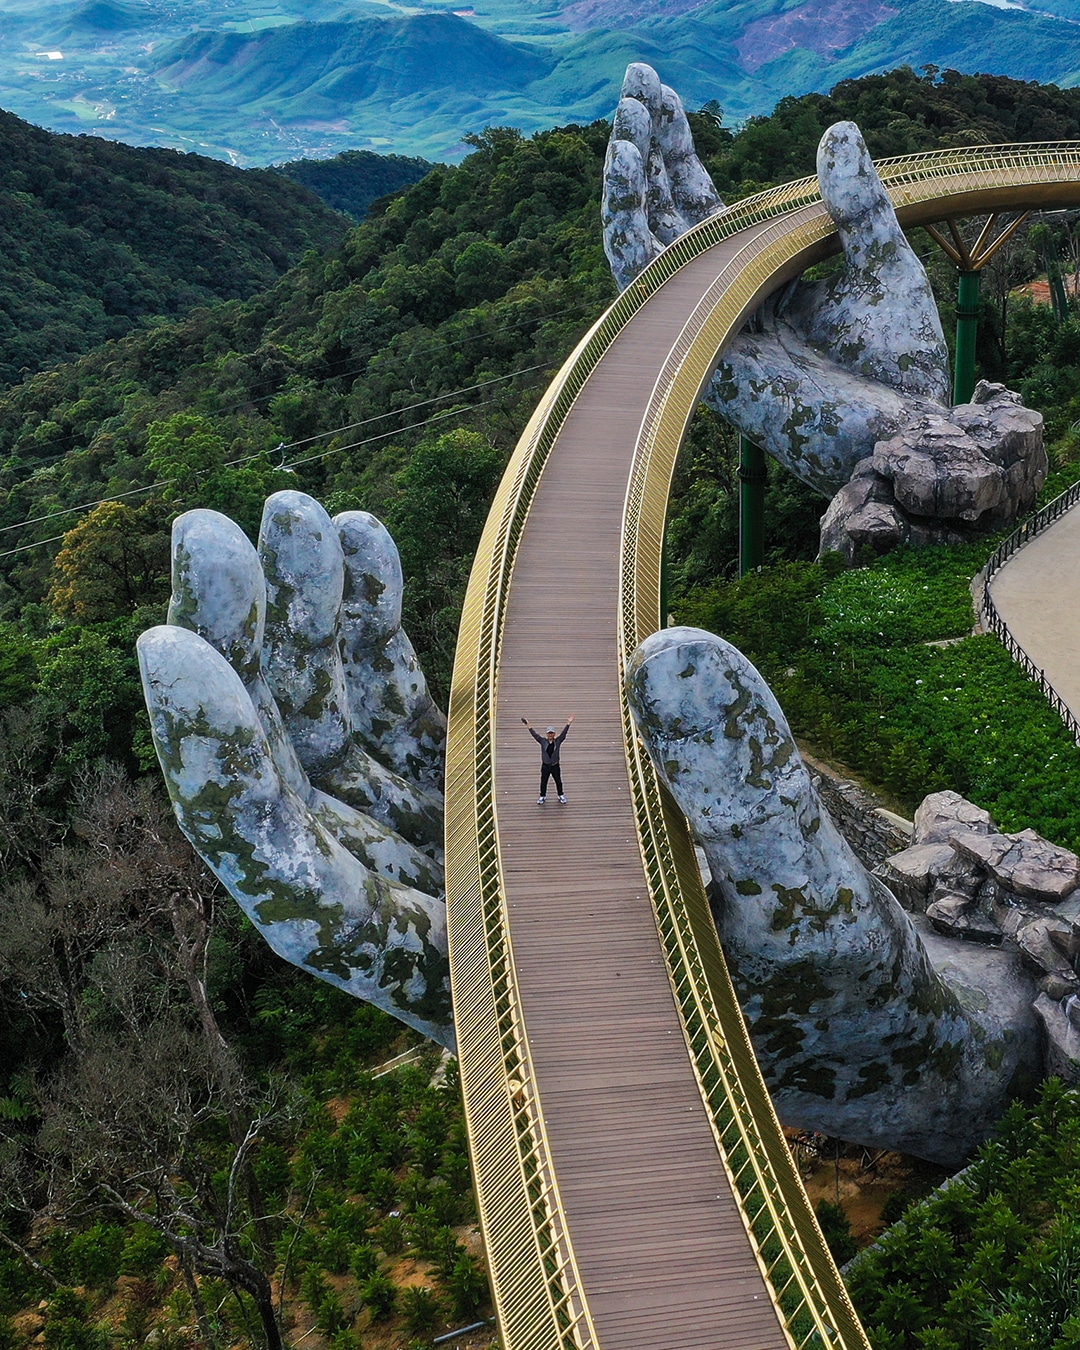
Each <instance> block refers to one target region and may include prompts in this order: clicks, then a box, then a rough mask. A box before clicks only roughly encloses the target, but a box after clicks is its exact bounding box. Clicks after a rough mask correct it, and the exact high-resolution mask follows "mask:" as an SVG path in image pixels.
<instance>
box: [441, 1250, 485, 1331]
mask: <svg viewBox="0 0 1080 1350" xmlns="http://www.w3.org/2000/svg"><path fill="white" fill-rule="evenodd" d="M446 1289H447V1293H448V1294H449V1295H450V1303H451V1306H452V1308H453V1310H454V1316H455V1317H460V1318H462V1319H463V1320H465V1319H468V1318H470V1317H475V1316H476V1314H477V1313H478V1312H479V1311H480V1309H481V1308H482V1307H483V1306H484V1304H485V1303H487V1301H488V1297H489V1294H488V1282H487V1275H486V1273H485V1272H484V1269H483V1267H482V1266H481V1265H480V1263H479V1262H478V1261H476V1260H475V1259H474V1258H473V1257H472V1256H470V1255H469V1253H468V1252H465V1251H463V1252H462V1253H461V1255H460V1256H459V1257H458V1259H457V1261H456V1262H455V1263H454V1268H453V1270H452V1271H451V1272H450V1278H449V1279H448V1280H447V1282H446Z"/></svg>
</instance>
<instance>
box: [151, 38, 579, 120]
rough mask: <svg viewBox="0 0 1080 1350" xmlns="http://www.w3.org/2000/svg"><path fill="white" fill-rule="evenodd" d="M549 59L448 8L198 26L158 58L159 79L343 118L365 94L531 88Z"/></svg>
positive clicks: (247, 101)
mask: <svg viewBox="0 0 1080 1350" xmlns="http://www.w3.org/2000/svg"><path fill="white" fill-rule="evenodd" d="M553 64H554V62H553V60H552V59H551V58H550V57H548V56H547V55H546V54H545V53H543V52H541V51H539V50H537V49H534V48H531V47H526V46H524V45H521V44H518V43H512V42H507V41H505V40H504V39H503V38H499V37H495V36H493V35H492V34H491V33H488V32H485V30H484V29H482V28H479V27H477V26H476V25H475V24H471V23H467V22H466V21H465V20H463V19H459V18H455V17H454V16H453V15H450V14H431V15H418V16H416V17H414V18H407V19H361V20H356V21H353V22H349V23H298V24H290V25H288V26H287V27H284V28H271V29H265V30H264V31H262V32H260V33H251V34H248V33H194V34H192V36H191V37H188V38H184V39H182V40H181V41H180V42H176V43H172V44H170V45H169V46H167V47H166V48H164V50H162V51H161V52H160V53H159V54H156V55H155V58H154V62H153V69H154V71H155V73H156V74H157V76H158V78H159V79H161V80H162V81H164V82H165V83H166V84H168V85H169V86H171V87H173V88H177V89H188V90H194V91H196V92H197V93H199V94H200V95H202V96H215V95H216V96H219V97H220V96H224V97H226V98H229V99H231V100H237V101H238V102H239V103H241V104H243V105H245V106H252V105H254V106H258V105H259V104H260V103H262V102H263V101H264V100H266V99H267V98H270V99H272V100H273V101H274V104H275V106H276V107H277V108H278V109H279V110H280V111H281V112H282V114H283V115H286V116H287V115H289V113H290V112H291V113H292V114H293V115H299V116H309V115H312V114H314V115H319V114H322V115H324V116H339V115H340V114H341V113H342V112H343V111H344V110H345V109H346V108H349V107H352V106H355V105H358V104H363V103H364V102H365V101H367V100H370V99H375V98H378V99H380V100H388V101H394V100H397V99H403V98H405V99H408V98H415V97H418V96H419V97H423V96H425V95H427V96H435V97H439V96H445V95H446V94H448V93H451V92H452V93H454V94H457V95H458V96H461V95H466V96H469V95H472V96H483V95H487V94H497V93H505V92H507V91H509V90H515V89H522V88H526V87H528V86H529V85H530V84H531V83H532V82H533V81H534V80H536V79H539V78H540V77H541V76H543V75H546V74H547V73H548V71H549V70H550V69H551V67H552V65H553Z"/></svg>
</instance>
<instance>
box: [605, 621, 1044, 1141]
mask: <svg viewBox="0 0 1080 1350" xmlns="http://www.w3.org/2000/svg"><path fill="white" fill-rule="evenodd" d="M627 684H628V691H629V695H630V702H631V707H632V708H633V711H634V716H635V719H636V721H637V725H638V729H639V731H640V733H641V735H642V737H643V738H644V740H645V742H646V744H647V745H648V747H649V751H650V754H651V756H652V758H653V761H654V763H655V764H656V767H657V771H658V772H659V774H660V775H661V777H662V778H663V779H664V780H665V781H666V782H667V784H668V786H669V787H670V789H671V791H672V793H673V794H674V796H675V799H676V801H677V802H678V804H679V806H680V807H681V809H682V810H683V812H684V813H685V815H686V816H687V819H688V820H689V822H690V825H691V828H692V830H693V832H694V834H695V836H696V838H697V840H698V842H699V843H700V844H701V846H702V847H703V848H704V850H705V854H706V857H707V858H708V862H709V867H710V869H711V871H712V876H713V885H714V895H713V913H714V916H715V919H716V924H717V929H718V931H719V935H720V939H721V942H722V945H723V948H724V952H725V955H726V957H727V960H728V964H729V966H730V968H731V971H732V976H733V979H734V981H735V986H736V990H737V992H738V994H739V1000H740V1003H741V1004H742V1007H743V1011H744V1014H745V1016H746V1019H747V1024H748V1027H749V1030H750V1034H751V1038H752V1039H753V1041H754V1044H755V1047H756V1049H757V1052H758V1056H759V1059H760V1062H761V1065H762V1069H763V1071H764V1073H765V1076H766V1080H767V1081H768V1083H769V1086H770V1088H771V1090H772V1093H773V1096H774V1100H775V1102H776V1106H777V1110H778V1112H779V1114H780V1117H781V1119H782V1120H783V1121H784V1123H785V1124H788V1125H798V1126H802V1127H804V1128H808V1129H816V1130H822V1131H825V1132H826V1133H828V1134H834V1135H839V1136H840V1137H841V1138H844V1139H851V1140H856V1141H858V1142H860V1143H863V1144H869V1145H874V1146H877V1147H882V1148H890V1149H901V1150H904V1151H906V1152H910V1153H915V1154H918V1155H919V1156H921V1157H924V1158H930V1159H932V1160H934V1161H937V1162H941V1163H944V1164H947V1165H954V1164H957V1163H959V1162H960V1161H962V1160H963V1159H964V1158H965V1157H966V1156H967V1154H968V1153H970V1151H971V1150H972V1148H973V1147H974V1146H975V1145H976V1144H977V1143H979V1142H980V1141H981V1140H982V1139H984V1138H985V1137H986V1134H987V1133H988V1132H989V1129H990V1127H991V1125H992V1124H993V1123H994V1121H995V1120H997V1118H998V1117H999V1116H1000V1115H1001V1112H1002V1111H1003V1110H1004V1108H1005V1106H1006V1104H1007V1102H1008V1099H1009V1096H1010V1094H1011V1093H1012V1092H1014V1091H1015V1090H1016V1089H1017V1088H1018V1087H1019V1086H1021V1085H1022V1084H1023V1082H1024V1080H1025V1079H1027V1080H1030V1079H1032V1078H1033V1077H1036V1076H1037V1075H1038V1073H1039V1071H1040V1066H1041V1059H1042V1055H1041V1050H1040V1046H1039V1039H1038V1031H1037V1024H1036V1018H1035V1013H1034V1012H1033V1011H1032V1001H1033V999H1034V997H1035V990H1034V987H1033V983H1032V980H1031V978H1030V976H1028V975H1027V974H1026V973H1025V971H1024V970H1023V968H1022V966H1021V962H1020V957H1019V956H1018V955H1017V954H1016V953H1015V952H1009V951H1005V950H999V949H994V948H992V947H988V946H979V945H976V944H972V943H966V942H951V941H949V940H948V939H943V938H940V937H937V936H936V935H935V934H934V933H933V932H932V931H931V930H930V928H929V926H928V925H927V924H925V923H924V924H923V925H922V927H921V929H920V928H916V926H915V922H914V920H913V919H912V918H911V916H909V915H908V914H907V913H905V912H904V910H902V909H901V908H900V906H899V905H898V904H897V902H896V900H895V899H894V898H893V896H892V895H891V894H890V893H889V891H888V890H887V889H886V888H885V886H884V885H883V884H882V883H881V882H880V881H878V880H877V878H875V877H874V876H871V875H870V874H869V873H868V872H867V871H866V869H865V868H864V867H863V866H862V864H861V863H860V862H859V861H858V859H857V858H856V857H855V855H854V854H853V852H852V850H851V848H850V847H849V846H848V844H847V843H846V841H845V840H844V838H843V837H842V835H841V834H840V833H839V831H838V830H837V829H836V826H835V825H834V824H833V822H832V820H831V819H830V817H829V814H828V812H827V811H826V810H825V809H824V808H823V807H822V805H821V803H820V801H819V800H818V797H817V793H816V792H815V790H814V787H813V785H812V783H811V780H810V775H809V773H808V772H807V770H806V767H805V765H804V764H803V762H802V759H801V757H800V755H799V752H798V750H797V749H796V746H795V742H794V740H793V738H792V735H791V731H790V729H789V727H788V724H787V721H786V719H785V718H784V714H783V712H782V711H781V709H780V706H779V704H778V703H777V702H776V699H775V698H774V697H773V694H772V692H771V690H770V689H769V688H768V686H767V685H766V683H765V681H764V680H763V679H762V677H761V676H760V675H759V674H758V672H757V671H756V670H755V669H754V667H753V666H752V665H751V664H750V662H749V661H747V660H746V658H745V657H744V656H743V655H742V654H741V653H740V652H739V651H737V650H736V649H735V648H734V647H732V646H731V645H730V643H727V642H725V641H724V640H723V639H722V638H718V637H714V636H713V635H712V634H710V633H706V632H703V631H702V630H700V629H695V628H668V629H664V630H662V631H661V632H659V633H655V634H654V635H653V636H652V637H650V638H648V639H646V641H645V642H644V643H643V644H642V645H641V647H640V648H639V649H638V651H637V652H636V653H635V655H634V658H633V660H632V662H631V664H630V667H629V670H628V674H627ZM945 852H946V853H948V852H949V850H948V849H946V850H945Z"/></svg>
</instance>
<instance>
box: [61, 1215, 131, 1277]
mask: <svg viewBox="0 0 1080 1350" xmlns="http://www.w3.org/2000/svg"><path fill="white" fill-rule="evenodd" d="M124 1246H125V1240H124V1230H123V1229H122V1228H118V1227H116V1225H115V1224H108V1223H96V1224H94V1226H93V1228H88V1229H87V1230H86V1231H85V1232H84V1233H76V1234H75V1235H74V1236H73V1237H72V1239H71V1241H70V1242H69V1243H68V1269H69V1270H70V1272H71V1278H72V1279H74V1281H75V1282H76V1283H77V1284H88V1285H90V1286H91V1287H93V1288H95V1289H103V1288H106V1287H109V1286H111V1285H113V1284H115V1282H116V1277H117V1275H119V1274H120V1263H121V1260H122V1258H123V1252H124Z"/></svg>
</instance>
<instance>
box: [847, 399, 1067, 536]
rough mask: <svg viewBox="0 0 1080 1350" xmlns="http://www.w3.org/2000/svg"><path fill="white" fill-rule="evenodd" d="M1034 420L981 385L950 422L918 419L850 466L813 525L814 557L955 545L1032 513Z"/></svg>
mask: <svg viewBox="0 0 1080 1350" xmlns="http://www.w3.org/2000/svg"><path fill="white" fill-rule="evenodd" d="M1042 429H1043V419H1042V415H1041V414H1040V413H1037V412H1033V411H1032V410H1031V409H1030V408H1025V407H1024V406H1023V404H1022V403H1021V401H1020V398H1019V396H1018V395H1017V394H1014V393H1012V392H1011V391H1010V390H1008V389H1006V388H1005V387H1004V385H1000V384H989V383H987V382H986V381H985V380H981V381H980V382H979V384H978V385H977V386H976V389H975V393H974V396H973V398H972V401H971V403H965V404H960V405H959V406H957V407H955V408H952V409H950V416H949V417H947V418H946V417H943V416H941V414H940V413H937V412H935V413H922V414H920V415H918V416H915V417H913V418H912V420H911V421H910V422H909V423H908V425H907V426H906V427H904V428H903V429H902V430H900V431H898V432H897V433H896V435H895V436H892V437H891V438H890V439H889V440H886V441H880V442H878V443H877V444H876V445H875V446H874V449H873V453H872V454H871V455H869V456H868V457H867V458H866V459H864V460H862V461H860V463H859V464H857V465H856V467H855V470H854V473H853V475H852V478H851V480H850V482H848V483H846V484H845V485H844V486H843V487H842V488H841V489H840V490H839V492H837V493H836V495H835V496H834V497H833V499H832V501H831V502H830V503H829V506H828V509H827V510H826V512H825V515H824V516H823V517H822V521H821V550H822V552H827V551H830V550H831V551H835V552H838V553H842V554H843V555H844V556H845V557H846V558H847V559H848V561H849V562H854V561H855V560H856V558H858V557H859V556H860V554H861V553H862V551H863V550H865V549H870V550H871V551H872V552H874V553H883V552H887V551H888V550H889V549H892V548H896V547H897V546H898V545H900V544H912V545H915V546H924V545H927V544H935V543H955V542H958V541H959V540H962V539H964V538H967V537H969V536H970V534H971V533H972V532H978V531H986V530H991V529H996V528H997V527H998V526H1000V525H1003V524H1007V523H1009V522H1010V521H1013V520H1015V519H1016V518H1017V516H1020V515H1023V514H1025V513H1026V512H1028V511H1030V510H1031V509H1032V508H1033V506H1034V505H1035V499H1036V497H1037V495H1038V491H1039V488H1040V487H1042V485H1043V482H1044V481H1045V479H1046V472H1047V468H1048V461H1047V457H1046V450H1045V448H1044V447H1043V435H1042Z"/></svg>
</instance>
